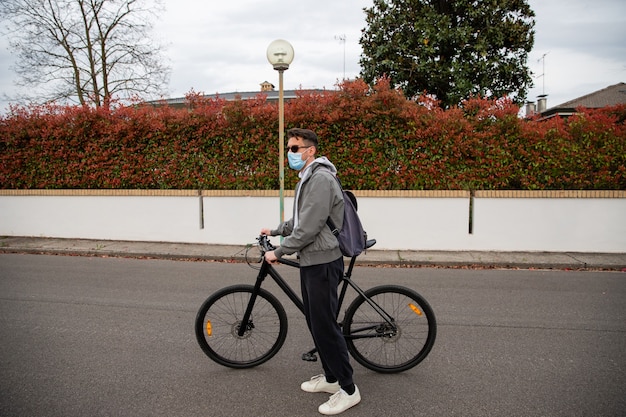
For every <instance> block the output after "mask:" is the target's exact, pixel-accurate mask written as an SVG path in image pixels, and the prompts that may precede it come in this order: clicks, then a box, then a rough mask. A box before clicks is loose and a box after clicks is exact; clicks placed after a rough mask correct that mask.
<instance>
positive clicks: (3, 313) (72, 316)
mask: <svg viewBox="0 0 626 417" xmlns="http://www.w3.org/2000/svg"><path fill="white" fill-rule="evenodd" d="M280 268H281V271H285V272H288V274H287V275H288V276H290V278H289V279H290V281H291V282H292V283H293V285H294V286H297V279H296V275H295V274H294V272H295V271H293V270H289V269H288V268H287V267H285V266H281V267H280ZM255 273H256V271H253V270H252V269H250V268H249V267H248V266H247V265H245V264H232V263H211V262H183V261H165V260H141V259H121V258H97V257H70V256H46V255H13V254H3V255H0V338H1V339H0V340H1V342H0V361H1V362H0V389H1V392H0V416H4V417H9V416H19V417H28V416H49V417H57V416H59V417H73V416H81V417H82V416H170V417H172V416H212V417H213V416H215V417H219V416H244V417H246V416H273V417H280V416H289V417H294V416H316V415H319V414H318V413H317V406H318V405H319V404H321V403H322V402H324V401H325V400H326V395H325V394H308V393H304V392H301V391H300V389H299V385H300V383H301V382H302V381H304V380H306V379H308V378H309V377H311V376H313V375H315V374H318V373H319V371H320V367H319V365H317V364H314V363H307V362H302V361H301V360H300V355H301V353H302V352H304V351H306V350H308V349H309V348H310V347H311V341H310V337H309V336H308V333H307V332H306V330H305V324H304V320H303V318H302V317H301V315H300V313H299V312H297V311H296V310H295V308H294V307H293V306H292V305H291V304H289V302H288V301H287V300H286V299H285V298H284V297H280V298H281V300H283V304H284V305H285V307H286V308H287V312H288V316H289V319H290V322H289V324H290V329H289V336H288V338H287V341H286V343H285V346H284V347H283V349H282V350H281V351H280V352H279V353H278V355H277V356H276V357H274V358H273V359H272V360H270V361H269V362H267V363H266V364H264V365H261V366H259V367H257V368H253V369H248V370H233V369H228V368H224V367H222V366H220V365H217V364H215V363H213V362H212V361H210V360H209V359H208V358H207V357H206V356H205V355H204V354H203V352H202V351H201V350H200V348H199V347H198V345H197V343H196V340H195V336H194V333H193V322H194V318H195V314H196V311H197V309H198V308H199V306H200V304H201V303H202V301H203V300H204V299H205V298H206V297H207V296H208V295H209V294H210V293H212V292H213V291H215V290H217V289H219V288H221V287H223V286H226V285H230V284H235V283H251V282H252V281H253V280H254V277H255ZM355 278H356V279H357V281H358V282H359V283H361V284H362V285H363V287H364V288H368V287H371V286H374V285H379V284H383V283H395V284H400V285H405V286H408V287H411V288H413V289H415V290H417V291H418V292H420V293H421V294H422V295H424V296H425V297H426V299H427V300H428V301H429V302H430V304H431V305H432V307H433V309H434V311H435V314H436V315H437V320H438V336H437V341H436V342H435V346H434V348H433V350H432V352H431V354H430V355H429V356H428V358H426V359H425V361H424V362H422V363H421V364H420V365H418V366H417V367H416V368H413V369H411V370H409V371H406V372H404V373H400V374H393V375H383V374H378V373H375V372H372V371H369V370H367V369H365V368H363V367H361V366H360V365H358V364H356V363H353V365H354V368H355V381H356V383H357V385H358V386H359V388H360V390H361V393H362V397H363V400H362V402H361V404H359V405H358V406H356V407H355V408H353V409H351V410H349V411H347V412H346V413H344V414H343V415H345V416H359V417H360V416H377V417H379V416H481V417H485V416H568V417H572V416H624V415H626V349H625V348H626V274H624V273H620V272H574V271H537V270H535V271H533V270H493V269H488V270H467V269H427V268H422V269H402V268H365V267H359V268H357V270H356V272H355ZM267 288H269V289H270V290H275V289H276V286H275V284H273V283H268V286H267Z"/></svg>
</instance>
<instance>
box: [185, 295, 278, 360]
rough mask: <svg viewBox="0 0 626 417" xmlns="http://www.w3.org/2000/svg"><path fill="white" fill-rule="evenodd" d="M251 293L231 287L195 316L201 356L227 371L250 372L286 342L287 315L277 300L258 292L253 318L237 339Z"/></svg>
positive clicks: (251, 317) (213, 298) (202, 307)
mask: <svg viewBox="0 0 626 417" xmlns="http://www.w3.org/2000/svg"><path fill="white" fill-rule="evenodd" d="M253 292H254V287H253V286H251V285H234V286H231V287H226V288H223V289H221V290H219V291H217V292H216V293H215V294H213V295H211V296H210V297H209V298H207V299H206V301H205V302H204V303H203V304H202V306H201V307H200V310H199V311H198V314H197V315H196V323H195V330H196V338H197V339H198V343H199V344H200V347H201V348H202V350H203V351H204V353H205V354H206V355H207V356H208V357H209V358H211V359H212V360H214V361H215V362H217V363H219V364H220V365H224V366H228V367H230V368H251V367H253V366H257V365H260V364H262V363H263V362H266V361H268V360H269V359H270V358H272V357H273V356H274V355H275V354H276V353H277V352H278V351H279V350H280V348H281V347H282V345H283V343H284V342H285V339H286V338H287V315H286V314H285V309H284V308H283V306H282V304H280V302H279V301H278V299H277V298H276V297H274V296H273V295H272V294H270V293H269V292H267V291H266V290H264V289H263V288H260V289H259V293H258V294H257V297H256V300H255V302H254V307H253V309H252V315H251V316H250V320H248V323H247V324H246V325H245V330H244V332H243V335H241V336H240V335H239V333H240V331H239V330H240V329H241V326H242V325H243V324H242V320H243V316H244V313H245V312H246V309H247V307H248V304H249V302H250V297H251V296H252V294H253Z"/></svg>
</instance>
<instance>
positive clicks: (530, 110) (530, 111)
mask: <svg viewBox="0 0 626 417" xmlns="http://www.w3.org/2000/svg"><path fill="white" fill-rule="evenodd" d="M536 111H537V109H536V107H535V103H534V102H532V101H527V102H526V117H531V116H533V115H534V114H535V113H536Z"/></svg>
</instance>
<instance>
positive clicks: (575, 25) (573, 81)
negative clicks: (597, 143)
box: [0, 0, 626, 111]
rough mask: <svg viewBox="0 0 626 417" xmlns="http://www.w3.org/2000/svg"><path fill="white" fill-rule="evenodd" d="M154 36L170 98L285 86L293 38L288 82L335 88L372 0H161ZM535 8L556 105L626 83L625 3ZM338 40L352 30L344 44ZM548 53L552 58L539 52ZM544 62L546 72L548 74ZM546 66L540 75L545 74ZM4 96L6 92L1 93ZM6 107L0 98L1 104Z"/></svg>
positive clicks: (535, 56)
mask: <svg viewBox="0 0 626 417" xmlns="http://www.w3.org/2000/svg"><path fill="white" fill-rule="evenodd" d="M163 2H164V6H165V11H164V12H163V14H162V16H161V18H160V20H159V21H157V22H156V25H155V32H154V37H155V40H157V41H159V42H161V43H163V44H165V45H166V46H167V49H166V57H167V58H168V59H169V60H170V64H171V69H172V74H171V80H170V86H169V97H182V96H184V95H185V93H187V92H189V91H190V90H192V89H193V90H194V91H197V92H204V93H206V94H213V93H225V92H232V91H239V92H247V91H259V90H260V83H262V82H263V81H269V82H271V83H273V84H275V85H276V86H277V85H278V74H277V72H276V71H274V70H273V69H272V67H271V65H270V64H269V63H268V62H267V58H266V50H267V46H268V45H269V44H270V43H271V42H272V41H273V40H275V39H279V38H281V39H286V40H288V41H289V42H290V43H291V44H292V45H293V47H294V50H295V59H294V61H293V63H292V64H291V67H290V68H289V70H288V71H286V72H285V76H284V82H285V89H298V88H326V89H334V88H335V86H336V83H337V81H338V80H341V79H342V78H344V75H345V77H346V78H354V77H355V76H357V75H358V73H359V56H360V53H361V48H360V45H359V37H360V34H361V29H363V28H364V27H365V15H364V13H363V11H362V9H363V8H364V7H370V6H371V5H372V3H373V1H372V0H343V1H337V0H314V1H313V0H299V1H287V0H265V1H262V2H260V1H258V0H230V1H222V0H220V1H218V0H163ZM529 4H530V6H531V8H532V9H533V10H534V11H535V13H536V26H535V30H536V34H535V47H534V49H533V51H532V52H531V54H530V56H529V60H528V64H529V66H530V68H531V70H532V71H533V73H534V75H535V77H536V78H535V86H534V87H533V88H532V89H531V90H530V91H529V94H528V98H529V99H530V100H535V99H536V97H537V96H538V95H539V94H542V93H544V92H545V93H546V94H548V107H552V106H555V105H558V104H561V103H563V102H566V101H569V100H571V99H574V98H577V97H580V96H582V95H585V94H587V93H591V92H593V91H596V90H599V89H602V88H604V87H607V86H609V85H613V84H617V83H619V82H626V1H624V0H529ZM339 38H345V42H342V41H341V40H340V39H339ZM544 55H545V59H544V60H542V57H543V56H544ZM11 63H12V57H11V55H10V54H9V51H8V47H7V40H6V39H0V93H4V94H11V92H12V91H13V90H14V87H13V80H14V79H15V75H14V73H13V72H12V71H11V69H10V66H11ZM544 68H545V72H544ZM542 74H543V76H542ZM2 95H3V94H2ZM6 106H7V101H6V100H5V98H4V97H3V98H1V99H0V110H2V111H4V110H5V109H6Z"/></svg>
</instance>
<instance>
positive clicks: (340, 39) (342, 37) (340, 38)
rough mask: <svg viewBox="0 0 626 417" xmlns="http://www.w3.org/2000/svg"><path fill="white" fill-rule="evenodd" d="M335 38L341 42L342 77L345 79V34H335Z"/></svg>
mask: <svg viewBox="0 0 626 417" xmlns="http://www.w3.org/2000/svg"><path fill="white" fill-rule="evenodd" d="M335 40H338V41H339V42H340V43H343V79H344V80H345V79H346V34H345V33H344V34H343V35H335Z"/></svg>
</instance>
